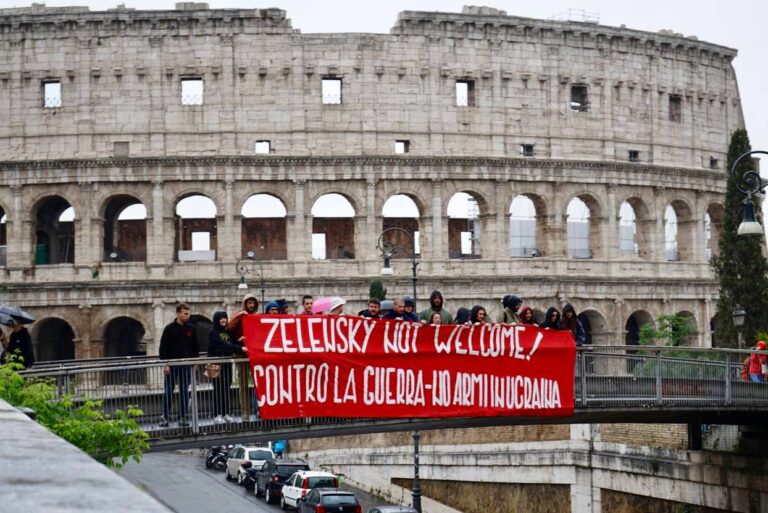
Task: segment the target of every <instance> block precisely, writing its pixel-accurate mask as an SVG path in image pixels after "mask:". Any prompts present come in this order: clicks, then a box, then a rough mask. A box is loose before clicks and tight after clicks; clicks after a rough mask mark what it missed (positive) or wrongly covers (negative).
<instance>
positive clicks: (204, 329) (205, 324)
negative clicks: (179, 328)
mask: <svg viewBox="0 0 768 513" xmlns="http://www.w3.org/2000/svg"><path fill="white" fill-rule="evenodd" d="M189 323H190V324H191V325H192V327H193V328H194V330H195V339H196V340H197V345H198V346H199V347H200V352H201V353H204V352H207V351H208V332H209V331H210V329H211V326H213V321H211V320H210V319H209V318H208V317H206V316H204V315H197V314H195V315H190V316H189Z"/></svg>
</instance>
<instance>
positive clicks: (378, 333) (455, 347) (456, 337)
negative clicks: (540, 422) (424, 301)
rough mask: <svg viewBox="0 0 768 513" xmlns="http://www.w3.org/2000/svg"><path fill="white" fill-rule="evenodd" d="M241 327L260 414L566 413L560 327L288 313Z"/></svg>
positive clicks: (566, 348)
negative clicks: (428, 323) (433, 322)
mask: <svg viewBox="0 0 768 513" xmlns="http://www.w3.org/2000/svg"><path fill="white" fill-rule="evenodd" d="M243 326H244V333H245V336H246V344H247V345H248V355H249V358H250V364H251V372H252V374H253V378H254V383H255V384H256V395H257V399H258V402H259V413H260V415H261V417H262V418H264V419H280V418H295V417H389V418H395V417H456V416H460V417H462V416H467V417H469V416H474V417H477V416H494V415H525V416H564V415H571V414H572V413H573V406H574V393H573V386H574V361H575V357H576V351H575V345H574V341H573V336H572V335H571V333H570V332H568V331H552V330H543V329H540V328H537V327H534V326H523V325H508V324H478V325H474V326H469V325H426V324H419V323H410V322H403V321H389V320H378V319H376V320H374V319H366V318H363V317H346V316H340V317H339V316H295V315H248V316H246V318H245V320H244V325H243Z"/></svg>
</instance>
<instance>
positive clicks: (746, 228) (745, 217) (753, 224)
mask: <svg viewBox="0 0 768 513" xmlns="http://www.w3.org/2000/svg"><path fill="white" fill-rule="evenodd" d="M737 233H738V234H739V235H761V234H762V233H763V227H762V225H761V224H760V223H758V222H757V218H756V217H755V204H754V203H752V198H747V199H745V200H744V201H743V202H742V203H741V224H739V230H738V232H737Z"/></svg>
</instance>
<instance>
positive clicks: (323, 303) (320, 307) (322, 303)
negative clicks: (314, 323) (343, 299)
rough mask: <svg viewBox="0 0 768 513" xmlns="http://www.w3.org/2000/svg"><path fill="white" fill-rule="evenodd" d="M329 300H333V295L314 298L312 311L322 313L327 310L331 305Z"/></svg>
mask: <svg viewBox="0 0 768 513" xmlns="http://www.w3.org/2000/svg"><path fill="white" fill-rule="evenodd" d="M331 301H333V296H331V297H318V298H316V299H315V302H314V303H312V313H323V312H326V311H328V309H329V308H330V307H331Z"/></svg>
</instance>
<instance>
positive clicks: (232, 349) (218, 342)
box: [208, 312, 248, 424]
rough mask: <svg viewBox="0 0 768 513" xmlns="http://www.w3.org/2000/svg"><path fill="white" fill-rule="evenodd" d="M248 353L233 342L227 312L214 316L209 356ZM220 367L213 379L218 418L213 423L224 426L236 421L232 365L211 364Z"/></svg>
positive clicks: (210, 331)
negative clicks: (231, 407)
mask: <svg viewBox="0 0 768 513" xmlns="http://www.w3.org/2000/svg"><path fill="white" fill-rule="evenodd" d="M247 352H248V348H247V347H246V346H241V345H240V344H237V343H235V342H234V341H233V340H232V336H231V335H230V334H229V332H228V331H227V312H216V313H214V314H213V326H212V327H211V329H210V330H209V331H208V356H211V357H219V358H221V357H227V356H243V355H245V354H246V353H247ZM211 365H217V366H218V367H219V373H218V375H217V376H216V377H211V381H213V413H214V414H215V415H216V418H215V419H213V422H215V423H216V424H223V423H225V422H234V421H235V419H234V418H232V417H231V416H230V415H229V391H230V387H231V386H232V364H230V363H224V364H211Z"/></svg>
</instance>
